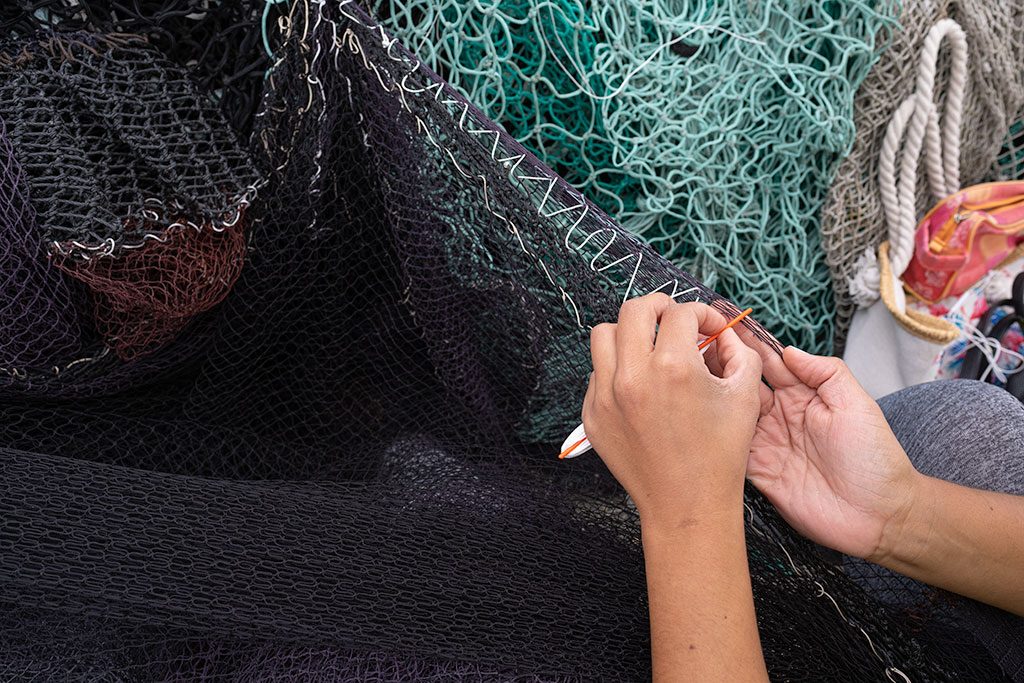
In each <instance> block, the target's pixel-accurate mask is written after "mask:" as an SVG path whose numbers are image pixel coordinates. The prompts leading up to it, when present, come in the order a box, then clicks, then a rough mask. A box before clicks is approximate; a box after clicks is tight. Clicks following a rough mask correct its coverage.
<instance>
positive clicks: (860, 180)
mask: <svg viewBox="0 0 1024 683" xmlns="http://www.w3.org/2000/svg"><path fill="white" fill-rule="evenodd" d="M945 17H950V18H952V19H954V20H955V21H956V22H957V23H959V24H960V26H961V27H962V28H963V30H964V32H965V33H966V34H967V42H968V82H967V95H966V98H965V103H964V119H963V121H964V123H963V131H962V139H961V146H960V179H961V183H962V184H963V185H964V186H969V185H974V184H976V183H979V182H983V181H985V180H988V179H991V178H992V177H993V176H994V170H993V169H994V166H995V163H996V157H997V156H998V154H999V151H1000V149H1001V147H1002V144H1003V142H1004V140H1005V139H1006V136H1007V132H1008V131H1009V129H1010V126H1011V125H1012V124H1013V123H1014V122H1015V121H1017V120H1019V119H1020V118H1021V116H1022V115H1024V7H1021V6H1019V5H1018V4H1017V3H1012V2H1006V0H963V1H962V2H950V1H949V0H935V1H934V2H933V1H930V0H907V1H906V2H904V3H903V9H902V12H901V17H900V24H901V26H902V30H900V31H895V32H893V33H892V36H891V39H890V40H891V45H890V47H889V49H888V50H886V51H884V52H883V53H882V55H881V57H880V58H879V61H878V64H876V65H875V67H874V68H873V69H872V71H871V73H870V74H869V75H868V77H867V79H866V80H865V81H864V83H863V85H861V87H860V89H859V90H858V91H857V96H856V98H855V100H854V124H855V126H856V129H857V135H856V138H855V142H854V144H853V148H852V150H851V151H850V154H849V156H848V157H847V158H846V159H845V160H844V161H843V162H842V164H841V165H840V167H839V171H838V173H837V174H836V179H835V181H834V182H833V184H832V187H831V188H830V189H829V194H828V198H827V200H826V202H825V206H824V207H823V209H822V215H821V233H822V246H823V248H824V250H825V260H826V263H827V264H828V267H829V270H830V272H831V276H832V282H833V286H834V290H835V299H836V337H835V352H836V353H837V354H841V353H842V351H843V346H844V343H845V338H846V332H847V330H848V329H849V326H850V320H851V319H852V318H853V313H854V311H855V310H856V304H855V302H854V300H853V297H852V296H851V294H850V284H849V281H850V279H851V278H852V277H853V276H854V275H855V273H856V271H857V267H858V263H857V262H858V260H859V259H860V257H861V255H862V254H863V253H864V252H865V250H868V249H871V250H875V249H877V247H878V245H879V244H880V243H881V242H882V240H884V239H885V235H886V234H887V225H886V222H885V216H884V213H883V210H882V204H881V199H880V197H879V190H878V157H879V151H880V149H881V146H882V140H883V138H884V137H885V131H886V128H887V126H888V125H889V121H890V120H891V119H892V116H893V113H894V112H895V111H896V108H897V107H898V106H899V105H900V103H901V102H902V101H903V100H904V98H906V97H907V96H908V95H910V94H911V93H912V92H913V90H914V85H915V80H916V78H917V72H918V69H917V62H918V55H919V54H920V51H921V45H922V43H923V41H924V37H925V35H926V34H927V33H928V31H929V29H931V27H932V26H933V25H934V24H935V22H936V21H938V20H940V19H942V18H945ZM948 64H949V61H948V54H941V55H940V59H939V73H938V77H937V78H936V86H935V87H936V93H937V95H938V97H939V102H938V103H937V104H938V105H939V109H940V110H941V109H942V104H943V102H942V94H943V92H944V89H945V83H946V82H947V80H946V78H947V75H948V73H947V71H948ZM925 175H926V174H924V173H923V172H922V173H920V174H919V177H918V190H917V201H918V212H919V215H920V214H923V213H924V212H925V211H927V209H929V208H930V207H931V204H933V203H934V202H933V199H932V198H931V194H930V193H929V191H928V188H927V183H926V180H925Z"/></svg>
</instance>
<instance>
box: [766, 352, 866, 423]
mask: <svg viewBox="0 0 1024 683" xmlns="http://www.w3.org/2000/svg"><path fill="white" fill-rule="evenodd" d="M782 360H783V362H784V363H785V364H786V367H787V368H788V369H789V371H790V372H792V373H793V374H794V375H795V376H796V378H797V379H799V380H800V381H801V382H803V383H804V384H805V385H806V386H808V387H810V388H811V389H814V390H816V391H817V393H818V396H819V397H820V398H821V400H822V401H824V402H825V405H827V406H829V407H830V408H845V407H847V406H848V405H849V403H850V401H851V399H852V398H853V397H854V396H856V395H857V394H858V393H861V394H864V395H865V396H867V394H866V393H864V390H863V389H861V387H860V384H858V382H857V380H856V378H854V376H853V373H851V372H850V369H849V368H848V367H846V363H844V362H843V361H842V360H840V359H838V358H834V357H831V356H814V355H811V354H809V353H807V352H806V351H801V350H800V349H798V348H796V347H794V346H787V347H786V349H785V351H783V353H782Z"/></svg>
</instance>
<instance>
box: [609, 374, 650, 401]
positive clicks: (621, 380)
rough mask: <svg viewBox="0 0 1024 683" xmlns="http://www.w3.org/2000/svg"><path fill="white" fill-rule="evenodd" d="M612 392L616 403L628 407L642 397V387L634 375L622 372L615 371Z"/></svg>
mask: <svg viewBox="0 0 1024 683" xmlns="http://www.w3.org/2000/svg"><path fill="white" fill-rule="evenodd" d="M612 392H613V394H614V396H615V402H616V403H617V404H618V405H621V406H623V407H626V408H629V407H633V406H635V405H637V404H638V403H639V402H640V400H641V398H642V397H643V387H642V386H641V384H640V382H639V381H637V379H636V377H634V376H632V375H629V374H626V373H624V372H617V373H615V377H614V378H613V379H612Z"/></svg>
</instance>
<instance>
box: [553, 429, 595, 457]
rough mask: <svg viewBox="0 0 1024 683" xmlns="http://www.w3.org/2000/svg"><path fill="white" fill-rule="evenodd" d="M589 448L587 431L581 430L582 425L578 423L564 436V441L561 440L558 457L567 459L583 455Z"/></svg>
mask: <svg viewBox="0 0 1024 683" xmlns="http://www.w3.org/2000/svg"><path fill="white" fill-rule="evenodd" d="M591 448H592V446H591V445H590V440H589V439H588V438H587V433H586V432H585V431H583V425H580V426H579V427H577V428H576V429H574V430H572V433H570V434H569V436H567V437H565V441H563V442H562V448H561V452H560V453H559V454H558V459H559V460H567V459H569V458H575V457H576V456H578V455H583V454H584V453H586V452H587V451H589V450H590V449H591Z"/></svg>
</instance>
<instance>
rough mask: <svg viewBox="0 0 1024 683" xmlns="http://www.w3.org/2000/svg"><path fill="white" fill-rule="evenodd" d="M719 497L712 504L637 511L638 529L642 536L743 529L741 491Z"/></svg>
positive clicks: (698, 533)
mask: <svg viewBox="0 0 1024 683" xmlns="http://www.w3.org/2000/svg"><path fill="white" fill-rule="evenodd" d="M738 490H739V493H738V494H735V495H733V494H730V495H725V496H721V497H718V498H716V499H715V500H714V502H713V504H711V503H709V504H698V505H692V504H691V505H686V506H682V505H673V506H670V507H669V506H666V507H661V508H657V507H655V508H649V509H644V510H641V511H640V530H641V532H642V534H643V536H644V537H645V538H647V537H653V538H659V539H667V538H675V537H692V536H694V535H700V534H705V533H708V534H721V533H723V532H728V531H730V530H732V529H739V530H740V532H741V533H742V529H743V490H742V488H739V489H738Z"/></svg>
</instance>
